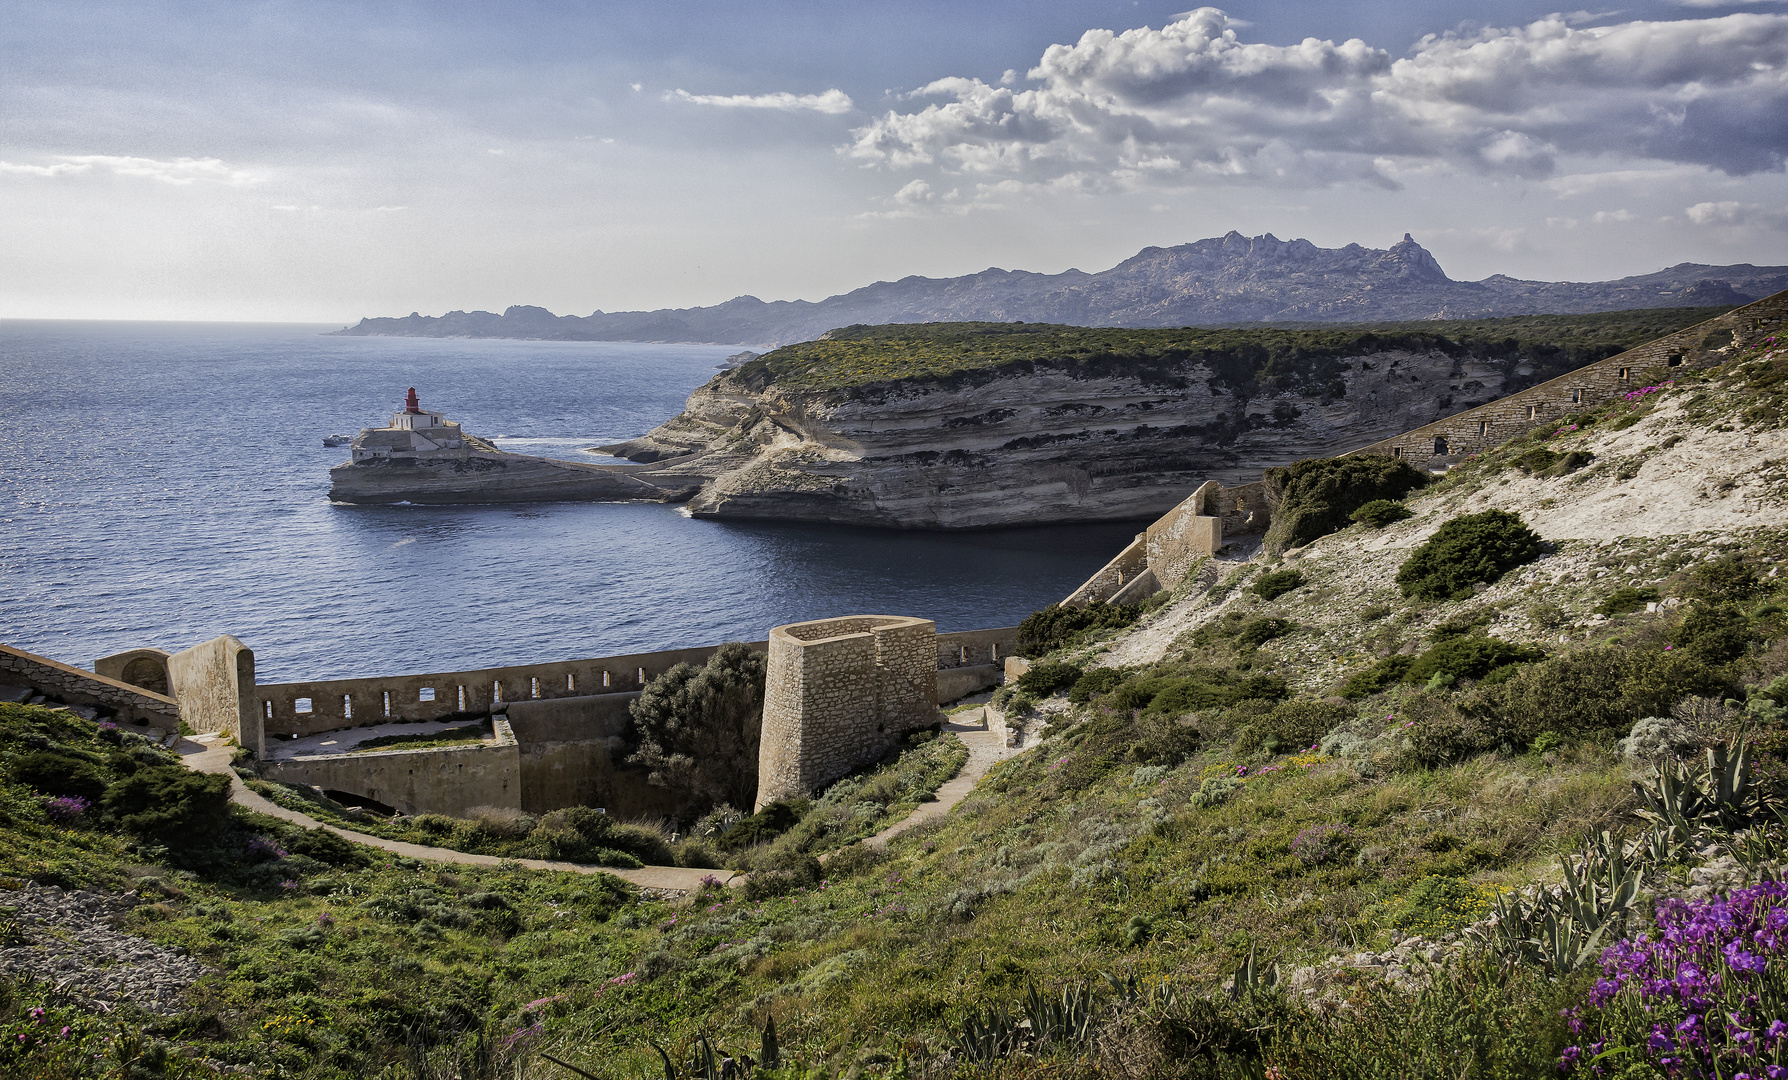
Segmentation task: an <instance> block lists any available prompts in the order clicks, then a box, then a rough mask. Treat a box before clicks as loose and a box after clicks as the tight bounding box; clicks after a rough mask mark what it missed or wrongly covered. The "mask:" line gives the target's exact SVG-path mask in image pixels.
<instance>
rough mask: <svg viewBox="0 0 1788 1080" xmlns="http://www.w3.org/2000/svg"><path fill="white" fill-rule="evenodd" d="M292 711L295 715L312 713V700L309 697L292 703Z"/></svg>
mask: <svg viewBox="0 0 1788 1080" xmlns="http://www.w3.org/2000/svg"><path fill="white" fill-rule="evenodd" d="M292 711H293V712H295V713H307V712H309V711H310V699H309V698H307V697H301V698H299V699H298V700H297V701H294V702H292Z"/></svg>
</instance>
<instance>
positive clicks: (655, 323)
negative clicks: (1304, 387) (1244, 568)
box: [337, 232, 1788, 347]
mask: <svg viewBox="0 0 1788 1080" xmlns="http://www.w3.org/2000/svg"><path fill="white" fill-rule="evenodd" d="M1783 289H1788V266H1752V265H1751V264H1749V263H1741V264H1739V265H1736V266H1707V265H1703V264H1701V263H1679V264H1677V265H1676V266H1672V267H1670V268H1669V269H1668V270H1660V271H1658V272H1657V273H1655V274H1642V275H1640V276H1637V277H1627V278H1621V279H1619V280H1617V281H1596V282H1574V281H1523V280H1521V279H1519V278H1512V277H1507V276H1505V275H1503V274H1495V275H1492V276H1490V277H1487V278H1485V279H1484V280H1482V281H1454V280H1453V279H1451V278H1449V277H1447V275H1446V272H1445V271H1444V270H1442V269H1441V268H1440V263H1438V262H1436V261H1435V259H1434V256H1433V255H1432V254H1430V253H1429V252H1428V250H1427V249H1426V248H1424V247H1422V245H1420V244H1418V243H1416V242H1415V241H1414V240H1413V239H1411V238H1410V236H1409V235H1408V234H1407V233H1406V234H1404V237H1403V241H1402V242H1401V243H1399V244H1394V245H1392V246H1391V247H1390V248H1389V249H1385V250H1380V249H1375V248H1366V247H1361V246H1360V245H1358V244H1349V245H1347V246H1346V247H1343V248H1320V247H1317V246H1316V245H1315V244H1312V243H1310V242H1309V241H1308V240H1292V241H1289V242H1288V241H1284V240H1280V239H1278V238H1277V237H1275V236H1273V235H1272V234H1271V233H1267V234H1265V235H1263V236H1255V237H1247V236H1243V235H1242V234H1241V233H1238V232H1231V233H1230V234H1229V235H1227V236H1223V237H1217V238H1213V239H1209V240H1200V241H1198V242H1196V243H1191V244H1181V245H1179V246H1178V247H1169V248H1160V247H1150V248H1144V249H1143V250H1141V251H1139V252H1137V253H1136V254H1135V255H1134V256H1132V257H1131V258H1128V259H1125V260H1124V261H1123V262H1121V263H1119V264H1118V265H1116V266H1114V267H1112V268H1111V269H1109V270H1105V271H1101V272H1100V273H1097V274H1088V273H1084V272H1082V271H1079V270H1068V271H1065V272H1063V273H1060V274H1034V273H1030V272H1028V271H1024V270H998V269H989V270H983V271H981V272H980V273H978V274H968V275H965V276H963V277H955V278H925V277H907V278H901V279H900V280H899V281H878V282H876V283H875V284H873V285H866V286H864V287H863V288H861V289H856V290H853V291H851V292H848V293H844V294H842V295H839V296H831V297H827V298H826V299H824V300H821V301H819V302H817V303H813V302H809V301H806V300H775V301H770V302H765V301H763V300H759V299H758V298H757V297H755V296H741V297H738V298H736V299H733V300H728V301H727V302H726V303H724V304H716V305H714V306H713V307H698V308H661V309H659V310H657V311H616V312H605V311H600V310H599V311H596V312H593V313H591V314H589V315H586V316H577V315H554V314H553V313H552V312H550V311H547V310H546V309H545V308H538V307H521V306H517V307H511V308H509V309H508V310H506V311H504V312H503V313H502V314H501V315H498V314H495V313H493V312H489V311H450V312H448V313H447V314H445V315H441V316H438V317H437V316H430V315H419V314H416V313H414V312H412V313H411V314H410V316H409V317H408V318H401V319H390V318H384V319H362V320H360V322H359V323H358V324H357V325H355V326H350V327H347V328H345V329H343V330H339V331H337V333H339V334H344V335H359V336H384V337H454V338H480V337H487V338H527V339H535V340H549V341H681V342H717V343H727V344H740V345H752V346H757V347H765V346H776V345H786V344H788V343H790V342H794V341H809V340H812V339H813V338H816V337H818V336H819V335H820V334H822V333H824V332H825V331H827V330H830V329H833V328H835V327H840V326H849V325H852V324H854V323H899V322H958V321H990V322H1014V321H1022V322H1050V323H1069V324H1073V325H1078V326H1211V325H1222V324H1230V323H1255V322H1381V321H1401V320H1413V319H1472V318H1493V317H1498V316H1505V315H1539V314H1577V313H1582V312H1590V311H1620V310H1624V309H1629V308H1652V307H1701V306H1712V305H1716V304H1730V305H1732V306H1734V307H1736V306H1737V305H1739V304H1744V303H1748V302H1750V301H1752V300H1756V299H1759V298H1761V297H1764V296H1769V295H1771V294H1773V293H1776V292H1780V291H1781V290H1783Z"/></svg>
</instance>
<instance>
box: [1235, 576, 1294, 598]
mask: <svg viewBox="0 0 1788 1080" xmlns="http://www.w3.org/2000/svg"><path fill="white" fill-rule="evenodd" d="M1303 583H1304V575H1303V574H1301V573H1299V572H1298V571H1296V570H1274V571H1272V572H1270V573H1265V574H1262V575H1260V577H1258V578H1256V579H1255V581H1254V584H1253V585H1250V586H1249V588H1250V589H1251V590H1252V591H1253V592H1254V594H1255V595H1256V596H1258V597H1260V598H1261V599H1262V600H1277V599H1278V598H1279V597H1281V596H1284V595H1285V594H1286V593H1288V592H1290V591H1291V590H1293V589H1295V588H1297V587H1298V586H1300V585H1302V584H1303Z"/></svg>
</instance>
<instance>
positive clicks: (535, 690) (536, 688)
mask: <svg viewBox="0 0 1788 1080" xmlns="http://www.w3.org/2000/svg"><path fill="white" fill-rule="evenodd" d="M528 696H529V697H539V696H540V680H539V678H533V679H529V680H528Z"/></svg>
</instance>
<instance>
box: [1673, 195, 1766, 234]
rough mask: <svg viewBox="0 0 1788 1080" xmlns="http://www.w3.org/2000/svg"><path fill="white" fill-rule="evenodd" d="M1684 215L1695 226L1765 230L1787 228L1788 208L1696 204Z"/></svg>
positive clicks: (1735, 203)
mask: <svg viewBox="0 0 1788 1080" xmlns="http://www.w3.org/2000/svg"><path fill="white" fill-rule="evenodd" d="M1684 213H1686V214H1688V215H1689V220H1690V221H1692V222H1694V223H1695V224H1697V225H1746V226H1752V227H1758V228H1765V229H1781V228H1785V227H1788V207H1770V206H1759V205H1757V204H1756V203H1741V202H1732V201H1727V202H1704V203H1696V204H1695V205H1694V206H1691V207H1689V208H1688V209H1687V210H1686V211H1684Z"/></svg>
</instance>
